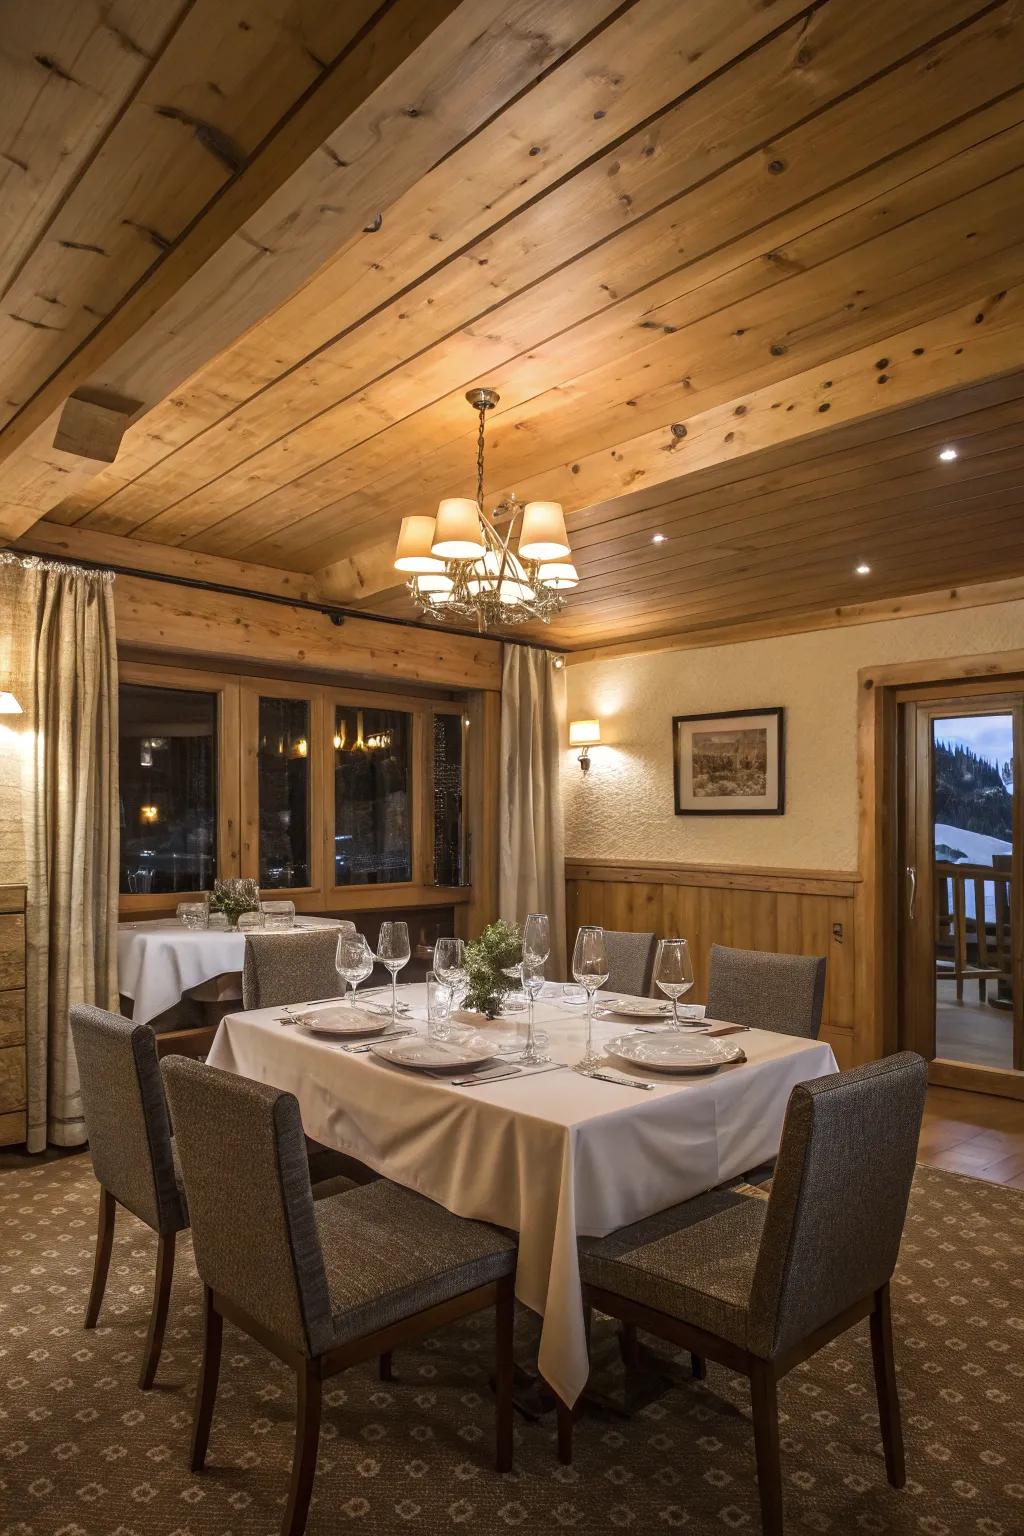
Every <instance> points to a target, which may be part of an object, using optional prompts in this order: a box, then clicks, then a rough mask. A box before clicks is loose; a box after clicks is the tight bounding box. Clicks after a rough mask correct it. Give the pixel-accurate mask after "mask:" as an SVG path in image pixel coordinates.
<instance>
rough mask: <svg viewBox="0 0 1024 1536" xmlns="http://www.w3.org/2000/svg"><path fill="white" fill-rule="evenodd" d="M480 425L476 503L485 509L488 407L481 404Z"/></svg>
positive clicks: (477, 438)
mask: <svg viewBox="0 0 1024 1536" xmlns="http://www.w3.org/2000/svg"><path fill="white" fill-rule="evenodd" d="M479 412H480V425H479V427H478V428H477V433H476V504H477V506H478V507H479V508H480V511H481V512H483V510H484V421H485V420H486V418H487V407H486V405H481V406H480V407H479Z"/></svg>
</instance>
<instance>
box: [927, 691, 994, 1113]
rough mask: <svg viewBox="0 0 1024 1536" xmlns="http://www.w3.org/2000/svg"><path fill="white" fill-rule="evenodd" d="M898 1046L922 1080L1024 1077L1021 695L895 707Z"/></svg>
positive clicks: (977, 1081)
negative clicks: (899, 753) (898, 754)
mask: <svg viewBox="0 0 1024 1536" xmlns="http://www.w3.org/2000/svg"><path fill="white" fill-rule="evenodd" d="M901 710H902V720H901V724H902V745H903V780H904V783H903V803H902V807H901V809H902V817H901V823H902V825H901V884H902V890H901V891H900V892H899V896H898V901H897V906H898V908H899V911H900V968H901V988H900V996H901V1019H900V1025H901V1028H900V1033H901V1039H902V1043H903V1044H905V1045H906V1046H908V1047H910V1048H911V1049H913V1050H917V1051H920V1052H921V1054H922V1055H924V1056H926V1057H928V1059H929V1060H931V1061H933V1062H934V1063H936V1068H937V1069H939V1070H936V1069H933V1077H934V1078H935V1079H936V1080H941V1081H944V1082H947V1083H949V1084H950V1085H956V1084H957V1083H960V1084H961V1085H962V1086H965V1087H968V1086H969V1087H974V1088H977V1087H984V1086H990V1087H991V1088H993V1089H994V1090H995V1091H999V1084H998V1076H999V1075H1005V1074H1010V1073H1019V1072H1021V1071H1024V1012H1022V1008H1024V993H1022V988H1021V955H1022V944H1021V903H1020V899H1019V895H1020V890H1021V885H1020V878H1021V855H1022V851H1024V847H1022V838H1021V805H1022V801H1021V774H1020V762H1021V747H1022V739H1024V738H1022V726H1024V698H1022V697H1021V696H1019V695H1005V694H1003V695H984V694H982V695H980V696H978V697H972V696H967V697H961V698H956V697H952V698H946V699H937V698H936V699H928V700H927V701H923V700H922V701H908V702H905V703H903V704H902V705H901Z"/></svg>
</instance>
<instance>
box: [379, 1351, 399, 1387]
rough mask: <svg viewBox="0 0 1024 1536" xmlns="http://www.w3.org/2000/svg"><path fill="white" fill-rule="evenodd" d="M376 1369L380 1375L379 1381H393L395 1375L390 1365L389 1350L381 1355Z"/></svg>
mask: <svg viewBox="0 0 1024 1536" xmlns="http://www.w3.org/2000/svg"><path fill="white" fill-rule="evenodd" d="M377 1369H378V1371H379V1373H380V1379H381V1381H394V1379H395V1373H394V1370H393V1368H392V1364H391V1351H390V1349H389V1350H387V1351H386V1352H385V1353H384V1354H383V1355H381V1357H380V1360H379V1361H378V1365H377Z"/></svg>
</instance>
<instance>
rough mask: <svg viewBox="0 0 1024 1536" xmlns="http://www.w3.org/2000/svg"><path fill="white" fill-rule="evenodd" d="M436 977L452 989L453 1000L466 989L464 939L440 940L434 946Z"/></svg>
mask: <svg viewBox="0 0 1024 1536" xmlns="http://www.w3.org/2000/svg"><path fill="white" fill-rule="evenodd" d="M434 975H435V976H436V977H437V978H438V980H439V981H445V982H447V983H448V985H449V986H450V987H451V989H452V997H453V1000H454V998H455V997H457V996H461V994H462V993H463V992H464V991H465V989H466V946H465V944H464V942H463V941H462V939H438V940H437V942H436V943H435V944H434Z"/></svg>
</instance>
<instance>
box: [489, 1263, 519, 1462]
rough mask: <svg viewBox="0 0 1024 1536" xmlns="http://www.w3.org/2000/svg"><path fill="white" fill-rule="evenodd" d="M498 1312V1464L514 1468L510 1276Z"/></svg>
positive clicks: (501, 1288) (500, 1295)
mask: <svg viewBox="0 0 1024 1536" xmlns="http://www.w3.org/2000/svg"><path fill="white" fill-rule="evenodd" d="M494 1315H495V1339H494V1342H495V1356H496V1358H495V1378H496V1381H495V1399H494V1411H495V1437H496V1454H495V1465H496V1466H497V1468H498V1471H499V1472H511V1470H512V1414H513V1405H512V1387H513V1383H514V1380H515V1368H516V1366H515V1322H516V1294H515V1288H514V1285H513V1281H512V1277H511V1275H509V1276H508V1277H507V1278H506V1279H505V1280H503V1281H501V1283H500V1285H499V1287H498V1299H497V1301H496V1303H495V1307H494Z"/></svg>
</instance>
